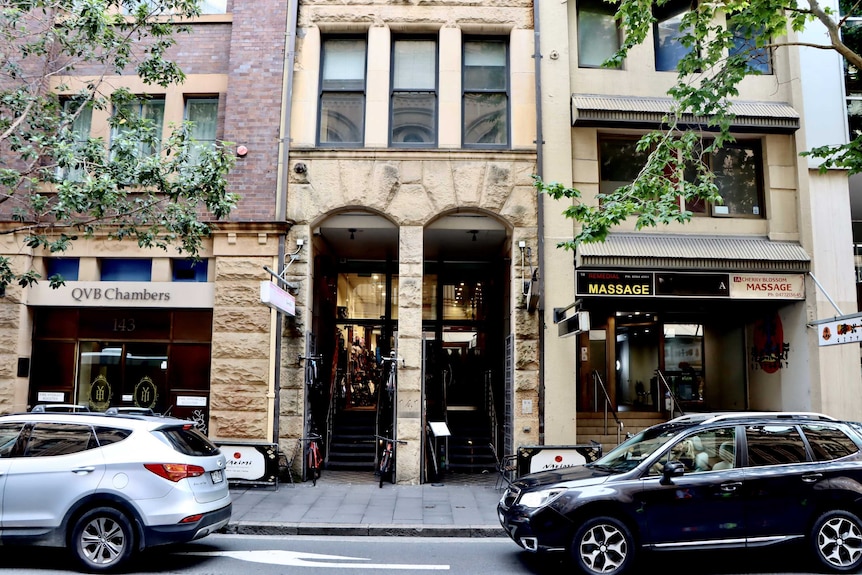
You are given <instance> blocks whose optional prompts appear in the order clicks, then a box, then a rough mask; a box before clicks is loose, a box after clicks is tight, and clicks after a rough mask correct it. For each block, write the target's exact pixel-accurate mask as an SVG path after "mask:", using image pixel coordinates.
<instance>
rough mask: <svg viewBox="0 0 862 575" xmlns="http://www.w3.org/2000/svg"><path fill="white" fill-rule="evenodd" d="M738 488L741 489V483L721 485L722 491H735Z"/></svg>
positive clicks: (734, 482)
mask: <svg viewBox="0 0 862 575" xmlns="http://www.w3.org/2000/svg"><path fill="white" fill-rule="evenodd" d="M738 487H742V481H729V482H727V483H722V484H721V490H722V491H736V489H737V488H738Z"/></svg>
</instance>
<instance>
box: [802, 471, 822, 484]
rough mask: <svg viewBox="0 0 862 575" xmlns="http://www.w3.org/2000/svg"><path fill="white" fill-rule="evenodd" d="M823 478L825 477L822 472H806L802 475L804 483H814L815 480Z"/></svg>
mask: <svg viewBox="0 0 862 575" xmlns="http://www.w3.org/2000/svg"><path fill="white" fill-rule="evenodd" d="M821 479H823V474H822V473H806V474H805V475H803V476H802V482H803V483H814V482H816V481H819V480H821Z"/></svg>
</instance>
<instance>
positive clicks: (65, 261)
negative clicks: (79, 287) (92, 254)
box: [45, 258, 81, 282]
mask: <svg viewBox="0 0 862 575" xmlns="http://www.w3.org/2000/svg"><path fill="white" fill-rule="evenodd" d="M80 263H81V262H80V260H79V259H78V258H45V277H47V278H51V277H53V276H60V277H62V278H63V279H64V280H65V281H72V282H74V281H78V270H79V269H80Z"/></svg>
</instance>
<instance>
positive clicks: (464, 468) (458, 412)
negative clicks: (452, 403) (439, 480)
mask: <svg viewBox="0 0 862 575" xmlns="http://www.w3.org/2000/svg"><path fill="white" fill-rule="evenodd" d="M447 418H448V422H447V423H448V426H449V432H450V433H451V434H452V435H451V436H450V437H449V453H448V460H447V461H446V469H447V470H448V471H449V472H452V473H484V472H489V473H490V472H493V471H495V470H496V463H497V460H496V459H495V458H494V452H493V451H492V450H491V446H490V443H491V439H492V438H491V431H490V424H489V422H488V418H487V416H485V415H484V414H483V413H482V411H481V410H478V409H475V408H473V409H471V408H463V409H459V408H458V407H450V409H448V410H447Z"/></svg>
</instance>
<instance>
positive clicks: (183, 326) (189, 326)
mask: <svg viewBox="0 0 862 575" xmlns="http://www.w3.org/2000/svg"><path fill="white" fill-rule="evenodd" d="M212 333H213V313H212V311H209V310H201V311H176V312H174V329H173V334H172V335H173V340H174V341H201V342H203V341H206V342H209V341H210V339H212Z"/></svg>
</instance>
